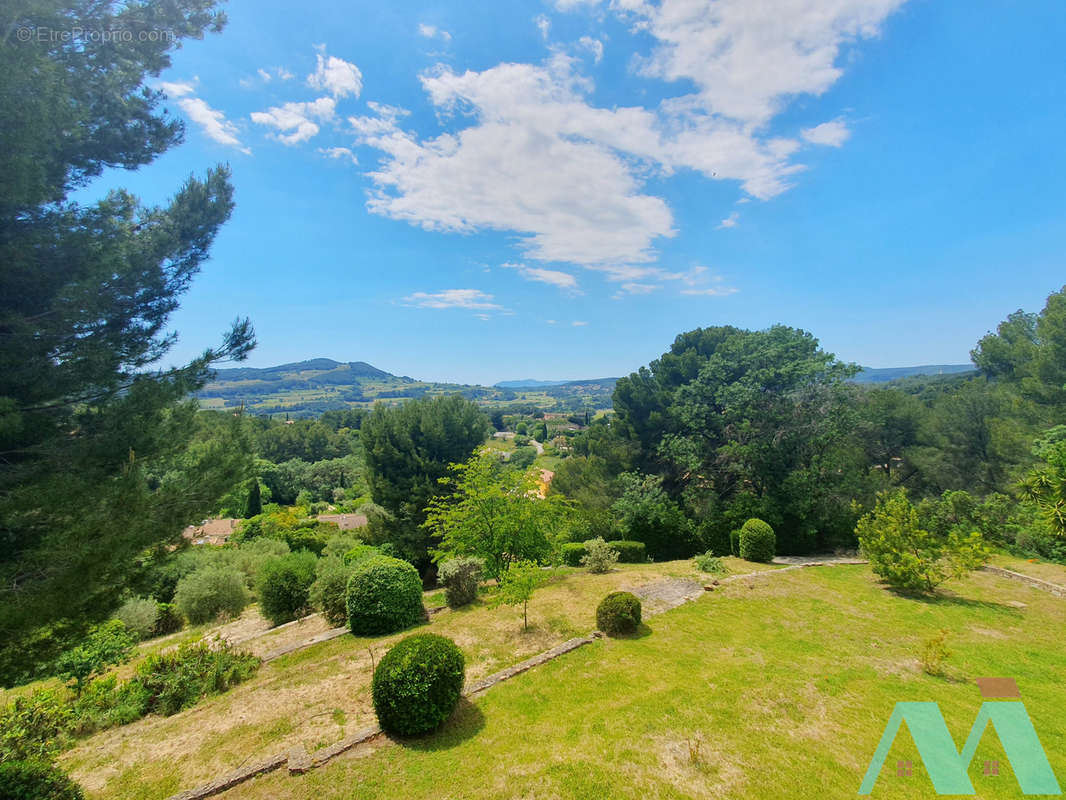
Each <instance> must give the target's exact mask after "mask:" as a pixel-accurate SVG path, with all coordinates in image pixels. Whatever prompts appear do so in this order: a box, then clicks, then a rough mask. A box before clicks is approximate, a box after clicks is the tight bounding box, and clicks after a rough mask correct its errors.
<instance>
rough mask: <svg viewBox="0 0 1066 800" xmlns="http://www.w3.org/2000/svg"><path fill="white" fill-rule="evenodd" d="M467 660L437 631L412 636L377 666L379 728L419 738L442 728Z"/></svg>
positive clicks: (375, 692) (374, 688)
mask: <svg viewBox="0 0 1066 800" xmlns="http://www.w3.org/2000/svg"><path fill="white" fill-rule="evenodd" d="M465 669H466V664H465V661H464V659H463V653H462V651H461V650H460V649H459V648H458V647H457V646H456V645H455V642H453V641H451V640H450V639H446V638H444V637H443V636H437V635H436V634H433V633H422V634H417V635H415V636H408V637H407V638H406V639H403V640H401V641H400V642H398V643H397V644H395V645H393V647H392V648H391V649H390V650H389V652H388V653H386V654H385V657H384V658H382V659H381V663H379V664H378V665H377V668H376V669H375V670H374V680H373V684H372V692H373V697H374V711H375V712H376V713H377V716H378V722H379V723H380V724H381V727H382V728H384V729H385V730H386V731H388V732H389V733H394V734H398V735H400V736H418V735H419V734H423V733H429V732H430V731H433V730H435V729H436V728H438V727H440V725H441V723H443V722H444V720H446V719H447V718H448V717H449V716H450V715H451V713H452V712H453V711H454V710H455V706H456V705H457V704H458V702H459V697H460V695H461V694H462V691H463V680H464V676H465Z"/></svg>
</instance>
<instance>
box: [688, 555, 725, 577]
mask: <svg viewBox="0 0 1066 800" xmlns="http://www.w3.org/2000/svg"><path fill="white" fill-rule="evenodd" d="M695 562H696V569H698V570H699V571H700V572H709V573H711V574H712V575H721V574H722V573H723V572H725V571H726V566H725V564H724V563H722V559H721V558H719V557H718V556H716V555H714V553H709V552H708V553H701V554H700V555H698V556H696V558H695Z"/></svg>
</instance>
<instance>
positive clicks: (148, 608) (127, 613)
mask: <svg viewBox="0 0 1066 800" xmlns="http://www.w3.org/2000/svg"><path fill="white" fill-rule="evenodd" d="M158 618H159V604H158V603H157V602H156V601H155V600H151V599H149V598H146V597H132V598H130V599H129V600H127V601H126V602H125V603H123V604H122V605H121V606H120V607H119V610H118V611H116V612H115V619H117V620H120V621H121V622H122V624H123V625H125V626H126V630H128V631H129V632H130V633H131V634H133V635H135V636H136V637H137V638H138V639H147V638H149V637H151V636H154V635H155V624H156V620H157V619H158Z"/></svg>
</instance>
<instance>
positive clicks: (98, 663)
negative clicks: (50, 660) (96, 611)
mask: <svg viewBox="0 0 1066 800" xmlns="http://www.w3.org/2000/svg"><path fill="white" fill-rule="evenodd" d="M136 642H137V638H136V637H135V636H134V635H133V634H132V633H130V632H129V631H128V630H126V626H125V624H123V622H122V621H121V620H117V619H112V620H108V621H107V622H105V623H103V624H102V625H98V626H97V627H96V628H94V629H93V630H92V631H91V632H90V633H89V635H88V637H86V639H85V641H83V642H82V643H81V644H79V645H77V646H76V647H73V648H71V649H70V650H68V651H67V652H65V653H63V655H61V656H60V657H59V659H58V660H57V661H56V672H57V674H59V675H60V676H61V677H63V678H65V679H66V680H68V681H73V682H74V686H75V690H76V691H77V692H78V693H79V694H80V693H81V690H82V687H83V686H84V685H85V681H86V680H87V679H88V678H90V677H91V676H93V675H99V674H100V673H102V672H104V671H105V670H106V669H107V668H108V667H111V666H114V665H115V664H122V663H124V662H125V661H128V660H129V657H130V654H131V653H132V652H133V646H134V644H136Z"/></svg>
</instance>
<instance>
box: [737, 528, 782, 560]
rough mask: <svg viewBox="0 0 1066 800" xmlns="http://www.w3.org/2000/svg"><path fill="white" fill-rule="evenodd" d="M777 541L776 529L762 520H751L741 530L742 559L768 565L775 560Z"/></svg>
mask: <svg viewBox="0 0 1066 800" xmlns="http://www.w3.org/2000/svg"><path fill="white" fill-rule="evenodd" d="M776 547H777V540H776V537H775V536H774V529H773V528H771V527H770V524H769V523H768V522H763V521H762V520H761V519H749V520H748V521H747V522H745V523H744V524H743V525H742V526H741V528H740V557H741V558H743V559H744V560H745V561H760V562H762V563H765V564H768V563H770V562H771V561H773V560H774V551H775V549H776Z"/></svg>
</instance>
